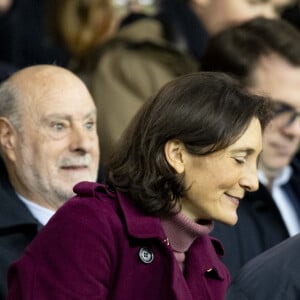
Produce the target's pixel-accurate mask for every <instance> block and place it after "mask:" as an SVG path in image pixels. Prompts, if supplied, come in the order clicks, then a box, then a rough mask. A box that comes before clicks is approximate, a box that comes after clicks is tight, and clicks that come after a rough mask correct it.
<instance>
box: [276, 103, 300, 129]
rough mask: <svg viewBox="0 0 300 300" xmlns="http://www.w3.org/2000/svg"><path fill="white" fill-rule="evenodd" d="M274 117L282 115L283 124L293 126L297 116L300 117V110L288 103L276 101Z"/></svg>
mask: <svg viewBox="0 0 300 300" xmlns="http://www.w3.org/2000/svg"><path fill="white" fill-rule="evenodd" d="M273 112H274V117H276V118H277V117H278V118H279V117H280V120H281V121H282V124H284V125H283V126H284V127H288V126H291V125H292V124H293V123H294V122H295V120H296V119H297V117H300V112H298V111H296V109H295V108H294V107H293V106H291V105H289V104H286V103H283V102H280V101H276V102H275V104H274V106H273Z"/></svg>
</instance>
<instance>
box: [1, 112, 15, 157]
mask: <svg viewBox="0 0 300 300" xmlns="http://www.w3.org/2000/svg"><path fill="white" fill-rule="evenodd" d="M15 142H16V131H15V129H14V128H13V126H12V125H11V123H10V122H9V120H8V119H7V118H4V117H0V148H1V151H2V152H3V153H4V155H6V156H7V157H9V158H10V159H11V160H15Z"/></svg>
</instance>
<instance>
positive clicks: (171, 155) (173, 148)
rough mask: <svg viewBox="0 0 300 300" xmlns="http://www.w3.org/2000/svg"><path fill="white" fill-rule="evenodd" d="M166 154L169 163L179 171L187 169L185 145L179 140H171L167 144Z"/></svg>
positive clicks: (179, 172) (180, 172)
mask: <svg viewBox="0 0 300 300" xmlns="http://www.w3.org/2000/svg"><path fill="white" fill-rule="evenodd" d="M164 150H165V156H166V160H167V162H168V163H169V165H170V166H171V167H172V168H173V169H174V170H175V171H176V172H177V173H178V174H182V173H183V172H184V170H185V166H184V159H183V158H184V153H183V152H184V151H186V150H185V147H184V145H183V144H182V142H180V141H179V140H169V141H167V143H166V144H165V148H164Z"/></svg>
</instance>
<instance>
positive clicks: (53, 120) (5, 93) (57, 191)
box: [0, 65, 99, 299]
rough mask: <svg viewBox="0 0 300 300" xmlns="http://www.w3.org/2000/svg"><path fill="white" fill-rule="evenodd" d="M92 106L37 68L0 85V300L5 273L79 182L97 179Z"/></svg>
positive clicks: (67, 79) (59, 75) (80, 86)
mask: <svg viewBox="0 0 300 300" xmlns="http://www.w3.org/2000/svg"><path fill="white" fill-rule="evenodd" d="M96 117H97V113H96V107H95V105H94V102H93V99H92V97H91V95H90V93H89V92H88V90H87V88H86V86H85V85H84V83H83V82H82V81H81V80H80V79H79V78H78V77H77V76H75V75H74V74H73V73H71V72H70V71H68V70H66V69H63V68H60V67H57V66H51V65H37V66H32V67H27V68H25V69H22V70H20V71H17V72H16V73H14V75H12V76H11V77H9V78H8V79H7V80H6V81H4V82H3V83H2V84H1V86H0V156H1V161H0V170H1V172H0V278H1V280H0V299H5V294H6V289H7V287H6V273H7V269H8V266H9V264H10V263H12V262H13V261H15V260H16V259H18V258H19V257H20V256H21V255H22V253H23V251H24V249H25V248H26V246H27V245H28V244H29V243H30V242H31V241H32V240H33V238H34V237H35V236H36V235H37V234H38V232H39V231H40V229H41V228H42V227H43V226H44V225H45V224H46V223H47V222H48V220H49V219H50V218H51V217H52V215H53V214H54V213H55V211H56V210H57V209H58V208H59V207H60V206H61V205H62V204H63V203H64V202H65V201H67V200H68V199H69V198H70V197H71V196H72V195H73V186H74V185H75V184H76V183H78V182H79V181H83V180H89V181H95V180H96V179H97V169H98V163H99V147H98V135H97V130H96Z"/></svg>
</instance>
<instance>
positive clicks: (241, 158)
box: [234, 157, 246, 164]
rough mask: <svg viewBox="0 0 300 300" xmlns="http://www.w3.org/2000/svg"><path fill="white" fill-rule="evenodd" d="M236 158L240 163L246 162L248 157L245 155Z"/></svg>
mask: <svg viewBox="0 0 300 300" xmlns="http://www.w3.org/2000/svg"><path fill="white" fill-rule="evenodd" d="M234 160H235V161H236V162H237V163H238V164H244V163H245V162H246V158H245V157H235V158H234Z"/></svg>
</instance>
